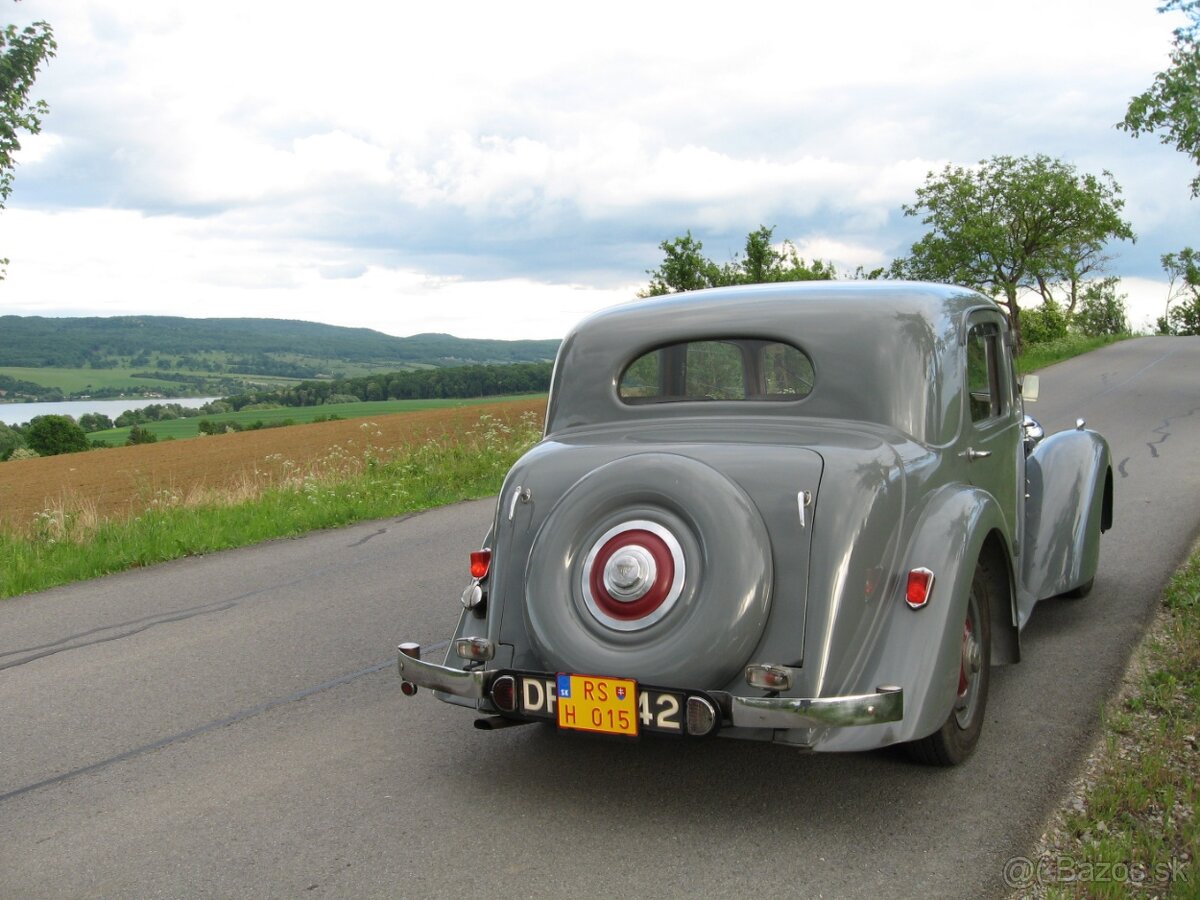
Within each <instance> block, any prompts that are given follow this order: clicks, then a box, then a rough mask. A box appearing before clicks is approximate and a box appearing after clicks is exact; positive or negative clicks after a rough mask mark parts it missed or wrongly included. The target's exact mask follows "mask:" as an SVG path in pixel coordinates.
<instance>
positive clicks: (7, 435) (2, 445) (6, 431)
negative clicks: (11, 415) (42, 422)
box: [0, 422, 25, 460]
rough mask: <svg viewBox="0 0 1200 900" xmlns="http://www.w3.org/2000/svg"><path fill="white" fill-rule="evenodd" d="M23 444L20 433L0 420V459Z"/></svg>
mask: <svg viewBox="0 0 1200 900" xmlns="http://www.w3.org/2000/svg"><path fill="white" fill-rule="evenodd" d="M24 446H25V441H24V439H23V438H22V437H21V435H20V433H19V432H17V431H14V430H13V429H12V428H10V427H9V426H7V425H6V424H4V423H3V422H0V460H4V459H8V458H9V457H10V456H11V455H12V452H13V451H14V450H16V449H18V448H20V447H24Z"/></svg>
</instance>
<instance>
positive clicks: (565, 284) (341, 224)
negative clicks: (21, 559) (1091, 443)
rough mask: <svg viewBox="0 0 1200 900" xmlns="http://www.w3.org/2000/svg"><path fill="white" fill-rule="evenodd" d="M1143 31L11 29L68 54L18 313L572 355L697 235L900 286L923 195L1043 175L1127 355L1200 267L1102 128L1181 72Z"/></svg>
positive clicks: (1090, 18) (1179, 180)
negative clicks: (1102, 216)
mask: <svg viewBox="0 0 1200 900" xmlns="http://www.w3.org/2000/svg"><path fill="white" fill-rule="evenodd" d="M1158 5H1159V0H1004V2H991V0H988V2H971V0H947V2H940V0H939V2H925V0H911V2H906V3H900V2H895V0H886V2H877V0H860V2H857V3H845V4H840V3H839V4H835V3H819V4H818V3H802V2H795V0H792V2H789V3H773V2H763V3H757V4H742V5H740V6H738V5H734V4H729V3H722V4H716V3H706V2H697V0H692V2H688V3H682V2H664V3H655V2H646V0H642V2H639V3H625V2H622V0H608V2H605V3H602V4H586V5H585V4H576V3H569V2H563V0H557V2H554V3H539V2H515V3H507V4H500V3H495V2H491V3H476V2H471V0H466V2H463V0H460V2H456V3H420V4H416V3H405V2H382V0H342V2H340V3H337V4H331V3H328V2H320V3H317V2H309V0H242V2H236V3H233V2H204V3H199V2H194V0H190V2H185V0H24V2H22V3H20V4H19V5H14V4H13V3H11V2H10V0H0V11H2V14H3V15H2V17H0V21H15V22H18V23H24V22H28V21H32V20H34V19H45V20H47V21H49V22H50V23H51V24H52V25H53V26H54V30H55V34H56V36H57V39H58V45H59V49H58V57H57V58H56V59H54V60H53V61H51V63H50V64H49V65H48V66H47V67H46V68H45V69H44V70H43V73H42V74H41V76H40V77H39V80H38V84H37V86H36V88H35V94H36V96H39V97H42V98H44V99H45V100H46V101H48V102H49V104H50V107H51V112H50V115H49V116H48V117H47V118H46V120H45V123H44V130H43V134H41V135H40V136H37V137H35V138H30V139H28V140H27V141H26V142H25V147H24V149H23V150H22V154H21V156H20V165H19V166H18V169H17V173H16V184H15V189H14V192H13V194H12V197H11V198H10V200H9V203H8V208H7V209H6V210H4V211H3V212H0V255H3V256H7V257H9V258H10V260H11V262H10V263H9V266H8V277H7V280H6V281H4V282H3V283H0V313H15V314H20V315H48V316H63V315H122V314H161V315H187V316H265V317H273V318H298V319H309V320H314V321H321V322H329V323H332V324H337V325H353V326H366V327H370V328H376V329H379V330H381V331H384V332H387V333H390V334H398V335H407V334H414V333H418V332H425V331H444V332H450V333H452V334H457V335H461V336H465V337H502V338H550V337H561V336H562V335H563V334H564V333H565V331H566V330H567V329H568V328H569V327H570V325H571V324H572V323H573V322H575V321H576V320H577V319H579V318H580V317H581V316H583V315H585V314H587V313H589V312H591V311H593V310H595V309H599V308H601V307H604V306H609V305H612V304H615V303H621V302H626V301H629V300H630V299H632V298H633V296H634V294H635V293H636V291H637V290H638V289H639V287H641V286H643V285H644V284H645V283H646V280H647V278H646V274H645V270H646V269H649V268H653V267H654V266H655V265H657V264H658V262H659V261H660V259H661V252H660V251H659V249H658V247H657V245H658V243H659V242H660V241H662V240H664V239H667V238H670V237H674V236H676V235H679V234H682V233H684V232H685V231H687V230H689V229H690V230H691V232H692V233H693V235H695V236H696V237H697V238H699V239H700V240H701V241H703V243H704V249H705V252H706V253H707V254H709V255H710V256H712V257H713V258H715V259H717V260H726V259H729V258H730V257H732V256H733V255H734V254H735V253H736V252H737V251H738V250H740V249H741V245H742V243H743V241H744V238H745V235H746V233H747V232H748V231H751V230H752V229H754V228H757V227H758V226H759V225H769V226H774V227H775V236H776V238H778V239H783V238H790V239H791V240H792V241H793V242H794V243H795V244H796V245H797V247H798V248H799V249H800V252H801V254H802V255H803V256H805V257H806V258H812V257H820V258H822V259H827V260H830V261H832V262H833V263H834V264H835V265H837V266H838V268H839V269H840V270H842V271H849V270H853V268H854V267H855V266H857V265H863V266H865V267H873V266H877V265H884V264H886V263H887V262H888V261H889V260H891V259H892V258H893V257H895V256H897V255H901V254H903V253H904V252H905V251H906V250H907V248H908V247H909V246H910V245H911V243H912V242H913V241H914V240H915V239H916V238H917V237H918V236H919V235H920V225H919V223H918V222H917V221H916V220H914V219H911V218H909V219H906V218H905V217H904V216H903V215H902V212H901V209H900V207H901V204H903V203H905V202H908V201H910V200H911V199H912V198H913V193H914V191H915V189H916V188H917V187H918V186H919V185H920V184H921V183H922V182H923V180H924V178H925V175H926V173H927V172H929V171H930V170H937V169H940V168H941V167H942V166H944V165H945V164H946V163H956V164H969V163H973V162H975V161H978V160H980V159H982V158H985V157H989V156H992V155H996V154H1013V155H1021V154H1035V153H1046V154H1049V155H1051V156H1056V157H1060V158H1062V159H1064V160H1066V161H1068V162H1070V163H1072V164H1074V165H1076V166H1077V167H1078V168H1079V169H1081V170H1083V171H1091V172H1099V171H1100V170H1103V169H1108V170H1110V171H1111V172H1112V173H1113V174H1114V176H1115V177H1116V179H1117V181H1118V183H1119V184H1120V185H1121V186H1122V188H1123V189H1124V197H1125V200H1126V203H1127V205H1126V208H1125V213H1126V215H1127V218H1128V219H1129V220H1130V221H1131V223H1132V225H1133V227H1134V230H1135V231H1136V233H1137V235H1138V240H1137V243H1136V244H1133V245H1129V244H1121V245H1117V246H1115V247H1113V248H1112V249H1113V251H1114V253H1115V259H1114V262H1113V265H1112V271H1113V273H1114V274H1119V275H1121V276H1122V278H1123V285H1124V290H1125V291H1127V292H1128V293H1129V295H1130V300H1131V308H1132V312H1133V320H1134V324H1135V325H1140V324H1142V323H1144V322H1146V321H1148V320H1149V319H1150V318H1151V317H1152V316H1154V315H1160V314H1161V312H1162V305H1163V302H1164V300H1165V295H1166V284H1165V281H1164V279H1163V276H1162V272H1161V270H1160V268H1159V256H1160V255H1161V254H1163V253H1165V252H1168V251H1171V250H1177V249H1179V248H1180V247H1182V246H1185V245H1187V244H1196V242H1197V241H1198V240H1200V233H1198V228H1197V225H1198V224H1200V200H1191V199H1190V198H1189V193H1188V182H1189V180H1190V179H1191V177H1192V175H1193V167H1192V165H1191V164H1190V163H1189V162H1188V160H1187V159H1186V158H1184V157H1183V156H1182V155H1180V154H1177V153H1175V152H1174V151H1173V150H1171V149H1170V148H1168V147H1164V146H1162V145H1160V144H1159V143H1158V142H1157V140H1156V139H1154V138H1142V139H1140V140H1134V139H1132V138H1130V137H1129V136H1128V135H1126V134H1124V133H1123V132H1119V131H1117V130H1116V129H1115V128H1114V127H1113V124H1114V123H1115V122H1117V121H1119V120H1120V119H1121V117H1122V116H1123V115H1124V110H1125V106H1126V104H1127V102H1128V100H1129V98H1130V97H1131V96H1132V95H1133V94H1136V93H1138V92H1139V91H1141V90H1142V89H1143V88H1145V87H1146V86H1147V85H1148V84H1149V83H1150V81H1151V79H1152V77H1153V74H1154V73H1155V72H1156V71H1158V70H1160V69H1162V68H1164V67H1165V66H1166V64H1167V54H1168V52H1169V49H1170V39H1171V29H1172V28H1173V27H1174V26H1175V25H1177V24H1178V23H1179V21H1178V19H1177V18H1175V17H1173V16H1164V15H1160V14H1158V13H1157V12H1156V7H1157V6H1158Z"/></svg>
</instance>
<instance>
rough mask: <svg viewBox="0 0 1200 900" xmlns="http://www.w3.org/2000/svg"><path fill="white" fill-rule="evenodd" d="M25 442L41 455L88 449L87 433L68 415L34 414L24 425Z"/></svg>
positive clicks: (54, 454)
mask: <svg viewBox="0 0 1200 900" xmlns="http://www.w3.org/2000/svg"><path fill="white" fill-rule="evenodd" d="M25 443H26V445H28V447H29V449H30V450H33V451H35V452H37V453H38V454H39V455H41V456H57V455H58V454H60V453H75V452H77V451H79V450H87V449H90V445H89V444H88V439H87V434H86V433H85V432H84V430H83V429H82V428H80V427H79V423H78V422H76V421H75V420H74V419H72V418H71V417H70V416H54V415H51V416H34V418H32V419H30V421H29V424H28V425H27V426H26V427H25Z"/></svg>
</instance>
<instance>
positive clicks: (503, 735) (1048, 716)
mask: <svg viewBox="0 0 1200 900" xmlns="http://www.w3.org/2000/svg"><path fill="white" fill-rule="evenodd" d="M1041 392H1042V400H1040V401H1039V402H1038V403H1037V404H1036V406H1035V407H1034V408H1033V409H1032V412H1033V413H1034V414H1035V415H1036V416H1038V417H1039V418H1040V419H1041V420H1042V421H1043V424H1045V425H1046V426H1047V431H1051V430H1057V429H1060V428H1063V427H1071V425H1072V424H1073V422H1074V419H1075V417H1076V415H1081V416H1083V417H1085V418H1086V419H1087V421H1088V424H1089V426H1091V427H1094V428H1096V429H1097V430H1099V431H1100V432H1102V433H1103V434H1105V435H1106V436H1107V437H1108V439H1109V441H1110V443H1111V445H1112V448H1113V461H1114V466H1115V467H1116V470H1117V471H1116V472H1115V475H1116V525H1115V527H1114V529H1113V530H1112V531H1111V532H1109V534H1108V535H1106V536H1105V538H1104V541H1103V550H1102V560H1101V567H1100V572H1099V576H1098V578H1097V584H1096V589H1095V591H1094V592H1093V594H1092V595H1091V596H1090V597H1088V598H1087V599H1086V600H1082V601H1067V600H1054V601H1048V602H1046V603H1044V604H1042V605H1041V606H1039V607H1038V609H1037V610H1036V611H1035V613H1034V616H1033V619H1032V622H1031V623H1030V625H1029V626H1028V628H1027V629H1026V631H1025V633H1024V636H1023V650H1024V656H1025V658H1024V660H1023V661H1022V662H1021V664H1020V665H1018V666H1013V667H1006V668H1002V669H996V670H994V671H993V680H992V686H991V698H990V702H989V706H988V711H987V723H986V726H985V729H984V734H983V739H982V744H981V747H980V749H979V751H978V752H977V753H976V755H975V756H974V757H973V759H972V760H971V761H970V762H969V763H968V764H967V765H965V766H962V767H959V768H957V769H953V770H938V769H928V768H922V767H919V766H916V765H913V764H911V763H909V762H908V761H907V759H906V758H905V757H904V755H903V754H901V753H899V752H897V751H895V750H885V751H880V752H877V753H870V754H859V755H845V756H824V755H802V754H800V753H798V752H796V751H794V750H789V749H786V748H782V747H774V746H769V745H759V744H751V743H744V742H739V741H725V740H718V741H712V742H707V743H699V744H686V745H681V744H677V743H673V742H667V741H652V740H647V741H644V742H641V743H638V744H624V743H609V742H603V741H596V740H589V739H587V738H579V739H576V738H572V737H563V736H559V735H557V734H555V733H554V732H553V730H552V729H550V728H545V727H542V726H528V727H521V728H510V729H506V730H503V731H499V732H493V733H485V732H479V731H475V730H474V729H473V728H472V727H471V720H472V715H471V714H470V713H469V712H468V711H466V710H461V709H458V708H455V707H449V706H446V705H443V704H440V703H437V702H436V701H434V700H433V699H432V698H431V697H430V696H428V695H427V694H423V695H422V696H420V697H418V698H416V699H409V698H406V697H403V696H402V695H401V693H400V690H399V684H398V678H397V676H396V674H395V671H394V668H393V656H392V654H393V648H394V646H395V644H396V643H397V641H398V640H400V639H402V638H403V639H411V640H419V641H421V642H422V643H423V644H425V645H431V644H435V643H437V642H439V641H443V640H444V639H445V638H447V637H448V636H449V633H450V629H451V627H452V625H453V623H454V621H455V619H456V610H457V608H458V594H459V592H460V591H461V588H462V585H463V583H464V581H465V577H466V561H467V553H468V551H469V550H471V549H473V548H474V547H475V546H477V543H476V542H477V541H478V540H479V539H480V538H481V537H482V535H483V532H484V531H485V529H486V523H487V520H488V518H489V516H490V511H491V504H490V503H488V502H479V503H466V504H461V505H458V506H454V507H451V508H448V509H444V510H438V511H434V512H430V513H426V514H423V515H419V516H414V517H411V518H408V519H405V520H399V521H384V522H374V523H369V524H365V525H360V526H357V527H352V528H346V529H343V530H339V531H332V532H325V533H321V534H314V535H311V536H308V537H305V538H302V539H298V540H291V541H281V542H275V543H270V544H266V545H263V546H259V547H255V548H250V549H246V550H239V551H233V552H229V553H222V554H218V555H214V556H209V557H204V558H199V559H189V560H183V561H180V562H177V563H171V564H168V565H164V566H159V567H156V568H154V569H149V570H144V571H139V572H132V573H129V574H126V575H120V576H114V577H109V578H104V579H100V580H98V581H94V582H90V583H86V584H80V585H76V586H72V587H68V588H62V589H58V590H53V591H48V592H45V593H42V594H38V595H31V596H26V597H21V598H16V599H13V600H7V601H2V602H0V896H2V897H21V898H33V897H76V896H91V897H95V896H105V897H159V896H164V897H183V896H228V897H235V896H236V897H275V896H279V897H297V896H313V897H320V896H330V897H427V896H428V897H461V896H472V895H481V894H485V893H486V894H488V895H492V896H503V897H561V896H568V895H572V896H576V897H608V896H618V895H619V896H679V897H683V896H689V897H690V896H713V897H717V896H719V897H738V896H749V895H752V894H753V895H757V896H775V897H815V896H825V897H880V896H888V897H893V898H895V897H941V896H944V897H977V896H986V895H989V894H998V893H1001V892H1003V891H1004V885H1003V882H1002V880H1001V874H1002V869H1003V866H1004V863H1005V861H1006V860H1007V859H1009V858H1011V857H1014V856H1018V855H1022V854H1027V853H1028V852H1029V848H1030V846H1031V844H1032V842H1033V841H1034V839H1035V838H1036V836H1037V834H1038V832H1039V830H1040V828H1041V824H1042V822H1043V819H1044V817H1045V815H1046V814H1047V812H1048V811H1049V810H1050V809H1051V807H1052V806H1053V805H1055V803H1056V802H1057V798H1058V797H1059V796H1060V795H1061V793H1062V790H1063V788H1064V786H1065V784H1066V783H1067V781H1068V780H1069V778H1070V777H1071V776H1072V775H1073V774H1074V773H1075V772H1076V770H1077V768H1078V765H1079V763H1080V761H1081V759H1082V758H1083V756H1084V754H1085V753H1086V751H1087V749H1088V748H1089V747H1090V745H1091V744H1092V742H1093V741H1094V739H1095V735H1096V729H1097V725H1098V721H1099V711H1100V708H1101V705H1102V703H1103V701H1104V699H1105V698H1106V697H1107V696H1108V695H1109V694H1110V692H1111V690H1112V688H1113V686H1114V685H1115V683H1116V681H1117V679H1118V678H1119V675H1120V673H1121V671H1122V670H1123V668H1124V665H1125V663H1126V660H1127V657H1128V653H1129V651H1130V649H1131V647H1132V645H1133V643H1134V642H1135V640H1136V638H1137V637H1138V635H1139V634H1140V632H1141V630H1142V629H1143V626H1144V624H1145V622H1146V621H1147V618H1148V616H1149V615H1150V614H1151V613H1152V612H1153V608H1154V605H1155V602H1156V600H1157V597H1158V594H1159V591H1160V589H1161V587H1162V585H1163V583H1164V581H1165V578H1166V576H1167V575H1168V573H1169V572H1170V570H1171V569H1172V567H1173V566H1174V565H1175V564H1176V563H1177V562H1178V561H1179V560H1180V559H1182V558H1183V556H1184V555H1185V552H1186V550H1187V548H1188V547H1189V546H1190V544H1191V541H1192V540H1193V538H1194V537H1195V536H1196V533H1197V529H1198V523H1200V503H1198V502H1197V498H1200V465H1197V459H1198V457H1200V338H1177V339H1165V338H1164V339H1142V340H1136V341H1129V342H1125V343H1122V344H1118V345H1116V346H1113V347H1110V348H1107V349H1105V350H1102V351H1100V352H1098V353H1095V354H1091V355H1089V356H1087V357H1084V358H1081V359H1078V360H1073V361H1070V362H1068V363H1064V364H1061V365H1059V366H1056V367H1053V368H1051V369H1049V370H1047V371H1045V372H1044V373H1043V374H1042V385H1041Z"/></svg>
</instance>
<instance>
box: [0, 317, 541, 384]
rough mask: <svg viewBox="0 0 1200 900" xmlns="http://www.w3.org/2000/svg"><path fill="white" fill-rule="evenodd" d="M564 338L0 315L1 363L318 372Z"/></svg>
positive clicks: (493, 355)
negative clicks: (510, 338) (496, 337)
mask: <svg viewBox="0 0 1200 900" xmlns="http://www.w3.org/2000/svg"><path fill="white" fill-rule="evenodd" d="M558 343H559V342H558V341H555V340H548V341H496V340H478V339H471V338H457V337H454V336H452V335H449V334H417V335H413V336H412V337H394V336H392V335H388V334H384V333H382V332H380V331H373V330H372V329H369V328H342V327H339V326H337V325H322V324H319V323H317V322H302V321H297V320H291V319H187V318H182V317H176V316H112V317H104V318H100V317H90V318H44V317H41V316H0V366H26V367H36V368H43V367H61V368H85V367H86V368H97V369H104V368H118V367H125V366H131V367H154V368H158V369H168V368H169V369H176V370H187V371H201V372H212V373H223V372H239V373H249V374H263V375H282V376H288V377H294V378H312V377H318V376H321V375H331V374H336V373H337V372H338V371H339V369H343V368H344V365H340V364H349V365H350V368H352V369H359V368H366V369H374V368H380V369H384V368H386V369H401V368H415V367H425V366H460V365H470V364H485V363H510V362H543V361H547V360H552V359H553V358H554V354H555V352H556V351H557V349H558Z"/></svg>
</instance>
